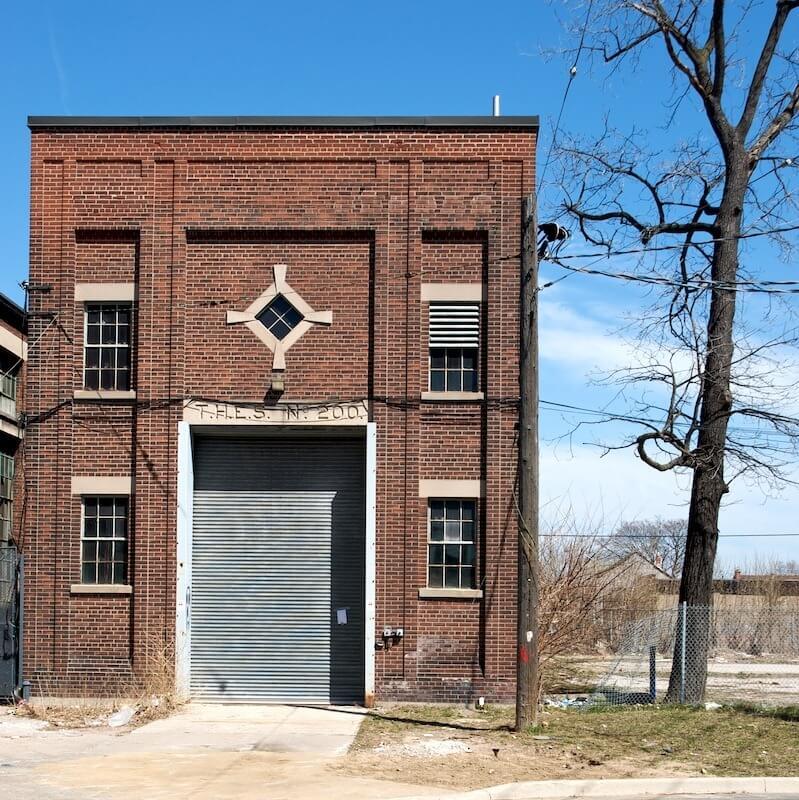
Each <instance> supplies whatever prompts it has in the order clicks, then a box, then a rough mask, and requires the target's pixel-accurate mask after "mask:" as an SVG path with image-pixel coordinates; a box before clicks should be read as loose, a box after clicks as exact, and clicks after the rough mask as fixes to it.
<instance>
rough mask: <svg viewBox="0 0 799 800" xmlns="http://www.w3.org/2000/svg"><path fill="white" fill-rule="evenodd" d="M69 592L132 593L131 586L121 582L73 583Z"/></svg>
mask: <svg viewBox="0 0 799 800" xmlns="http://www.w3.org/2000/svg"><path fill="white" fill-rule="evenodd" d="M69 591H70V594H133V587H132V586H128V585H126V584H122V583H73V584H72V586H70V587H69Z"/></svg>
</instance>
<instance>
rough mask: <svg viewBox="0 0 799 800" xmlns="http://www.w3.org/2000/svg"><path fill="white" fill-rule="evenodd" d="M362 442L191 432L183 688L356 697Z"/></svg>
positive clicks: (257, 698)
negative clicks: (186, 668)
mask: <svg viewBox="0 0 799 800" xmlns="http://www.w3.org/2000/svg"><path fill="white" fill-rule="evenodd" d="M365 461H366V454H365V440H364V438H363V437H360V438H349V437H343V436H336V437H335V438H326V437H320V436H299V435H285V436H274V435H273V436H256V435H235V434H230V433H228V435H225V436H214V435H205V434H201V435H196V436H195V439H194V443H193V472H194V485H193V509H192V523H191V553H190V563H191V578H190V593H189V596H190V601H189V602H188V603H187V605H188V608H187V612H188V623H189V625H188V628H189V635H188V637H187V638H188V641H189V643H190V644H189V650H190V653H189V660H190V665H189V691H190V695H191V697H192V698H193V699H197V700H202V701H206V702H209V701H210V702H214V701H215V702H307V703H325V704H326V703H362V702H364V649H365V647H364V627H365V597H364V594H365V591H364V584H365V560H366V546H365V544H366V538H365V530H366V463H365Z"/></svg>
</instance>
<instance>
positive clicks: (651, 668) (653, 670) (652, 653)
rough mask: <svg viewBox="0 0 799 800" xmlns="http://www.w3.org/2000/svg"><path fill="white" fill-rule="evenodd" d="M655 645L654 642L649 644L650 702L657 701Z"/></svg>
mask: <svg viewBox="0 0 799 800" xmlns="http://www.w3.org/2000/svg"><path fill="white" fill-rule="evenodd" d="M656 654H657V647H656V646H655V645H654V644H650V645H649V698H650V700H651V701H652V704H653V705H654V703H655V702H656V701H657V696H658V690H657V672H656V668H657V664H656V660H655V659H656Z"/></svg>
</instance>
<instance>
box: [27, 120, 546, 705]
mask: <svg viewBox="0 0 799 800" xmlns="http://www.w3.org/2000/svg"><path fill="white" fill-rule="evenodd" d="M29 125H30V128H31V131H32V185H31V195H32V196H31V263H30V271H31V280H32V282H33V283H34V284H49V285H51V286H52V290H51V291H49V292H32V293H31V296H30V310H31V312H32V314H31V322H30V327H31V337H32V338H37V339H38V337H40V336H41V340H40V341H38V344H37V346H36V348H35V349H34V348H32V350H31V353H30V358H29V364H28V393H27V404H26V411H27V415H28V420H29V423H28V427H27V430H26V448H25V449H26V468H25V473H24V479H23V480H22V481H21V484H22V485H21V487H20V488H21V490H23V491H24V492H25V498H26V502H25V504H24V513H20V515H19V516H18V517H17V520H16V524H17V525H18V526H19V531H18V537H19V539H20V540H21V542H22V547H23V550H24V553H25V555H26V565H27V578H26V630H25V664H26V675H25V676H24V677H26V678H28V679H31V680H32V681H33V683H34V687H35V688H36V687H38V689H39V690H40V691H50V692H54V691H60V692H70V691H75V690H79V689H85V688H89V689H91V690H95V691H98V692H99V691H106V690H111V689H113V688H115V687H119V685H120V684H123V683H125V682H126V681H129V680H131V678H132V677H133V676H134V675H141V674H142V673H144V672H146V671H147V670H148V669H149V668H150V667H149V666H148V665H149V664H150V663H152V662H151V661H150V659H151V658H152V657H156V660H157V657H158V656H159V654H161V653H166V654H168V655H169V658H170V660H171V659H173V658H174V664H175V671H176V678H177V682H178V685H179V687H181V689H182V690H183V691H185V692H187V693H188V694H190V695H191V696H192V697H196V698H202V699H208V700H266V701H269V700H287V699H294V700H303V701H311V702H328V701H334V702H356V703H357V702H366V703H369V702H371V700H372V699H373V697H374V695H375V694H376V695H377V696H378V697H380V698H383V699H389V698H407V699H435V700H456V699H459V700H460V699H468V698H471V697H473V696H475V695H485V696H487V697H489V698H493V699H500V698H504V699H508V698H510V697H511V696H512V694H513V692H514V685H515V659H514V652H515V648H514V637H515V597H516V588H515V574H516V537H517V525H516V518H515V514H514V510H513V482H514V475H515V469H516V450H515V426H516V422H517V397H518V380H517V364H518V326H519V321H518V302H519V250H520V241H521V202H522V198H523V197H524V195H525V194H526V193H528V192H529V191H530V190H531V189H532V186H533V174H534V173H533V170H534V159H535V146H536V135H537V119H536V118H533V117H501V118H493V117H468V118H299V119H292V118H204V119H196V118H41V117H37V118H31V119H30V120H29ZM53 320H56V322H57V324H51V323H52V321H53Z"/></svg>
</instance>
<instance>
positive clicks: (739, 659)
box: [591, 605, 799, 706]
mask: <svg viewBox="0 0 799 800" xmlns="http://www.w3.org/2000/svg"><path fill="white" fill-rule="evenodd" d="M705 664H707V670H706V671H705V668H704V666H705ZM593 668H594V670H595V671H597V672H599V671H600V670H602V672H604V674H602V675H601V677H600V679H599V681H598V688H597V690H596V691H595V692H594V694H593V695H592V697H591V703H592V704H598V703H608V704H612V705H626V704H633V703H652V702H660V701H662V700H665V699H667V698H668V699H669V700H672V701H675V702H683V703H695V702H699V701H700V700H701V701H705V702H717V703H754V704H759V705H769V706H787V705H799V612H798V611H797V610H795V609H791V610H786V609H781V608H778V607H777V608H763V607H759V608H754V607H753V608H736V609H714V608H708V607H702V606H685V605H683V606H679V607H678V608H675V609H669V610H664V611H658V612H655V613H653V614H651V615H649V616H646V617H643V618H641V619H638V620H636V621H634V622H631V623H630V624H629V625H628V626H627V628H626V631H625V633H624V635H623V636H622V637H621V641H620V643H619V645H618V647H617V648H615V652H614V653H613V655H612V656H611V657H610V658H609V659H607V660H605V661H604V663H603V664H599V663H596V664H594V666H593ZM600 674H601V673H600Z"/></svg>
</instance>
